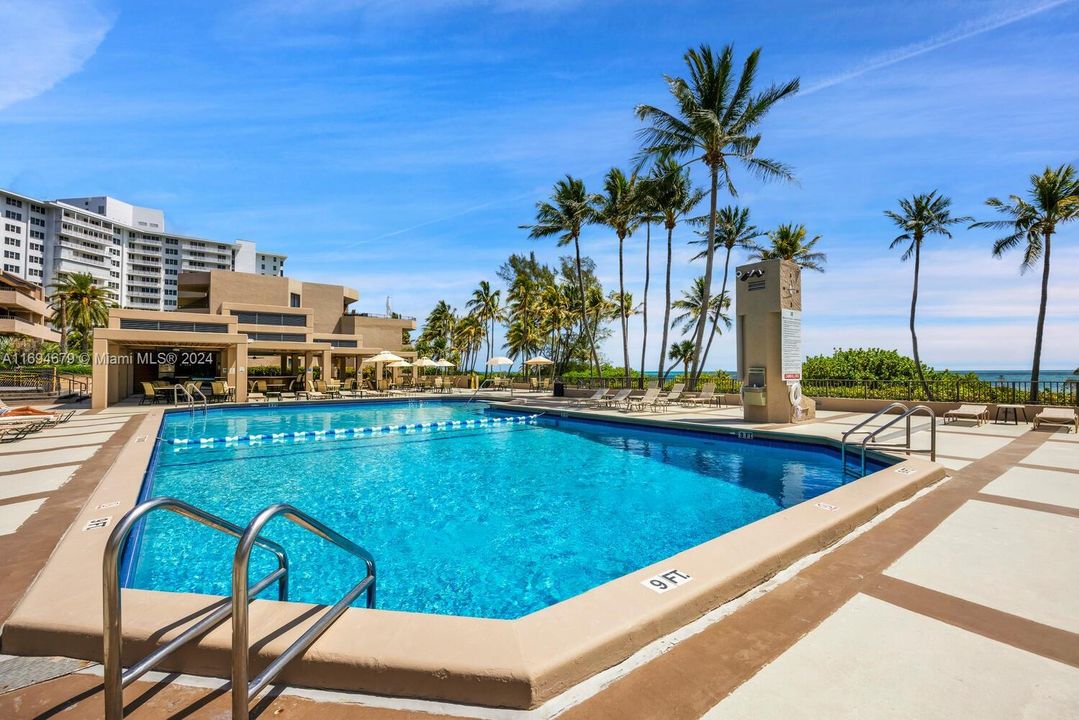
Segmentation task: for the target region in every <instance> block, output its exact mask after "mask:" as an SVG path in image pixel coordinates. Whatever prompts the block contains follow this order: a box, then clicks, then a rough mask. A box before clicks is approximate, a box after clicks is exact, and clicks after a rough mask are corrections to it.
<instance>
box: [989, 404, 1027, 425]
mask: <svg viewBox="0 0 1079 720" xmlns="http://www.w3.org/2000/svg"><path fill="white" fill-rule="evenodd" d="M1001 410H1003V411H1004V420H1003V421H1002V420H1001V419H1000V411H1001ZM1020 411H1021V412H1022V413H1023V422H1030V421H1029V420H1027V406H1026V405H1018V404H1007V403H1006V404H1004V405H997V412H996V414H995V415H994V416H993V422H994V423H1000V422H1004V423H1006V422H1008V415H1009V414H1010V415H1011V418H1012V424H1013V425H1018V424H1019V413H1020Z"/></svg>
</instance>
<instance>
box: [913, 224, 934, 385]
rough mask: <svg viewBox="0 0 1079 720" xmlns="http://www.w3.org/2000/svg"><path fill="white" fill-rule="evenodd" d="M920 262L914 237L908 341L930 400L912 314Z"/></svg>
mask: <svg viewBox="0 0 1079 720" xmlns="http://www.w3.org/2000/svg"><path fill="white" fill-rule="evenodd" d="M921 264H922V242H921V239H920V238H917V237H916V238H914V290H913V292H911V294H910V343H911V347H912V349H913V350H914V366H915V367H916V368H917V369H918V379H919V380H920V381H921V383H922V390H923V391H924V392H925V399H926V400H932V399H933V392H932V391H931V390H930V389H929V383H928V382H926V380H925V371H923V370H922V358H921V356H920V355H919V354H918V334H917V333H916V332H915V331H914V315H915V313H916V312H917V309H918V275H919V270H920V268H921Z"/></svg>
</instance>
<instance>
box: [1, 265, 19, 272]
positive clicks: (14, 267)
mask: <svg viewBox="0 0 1079 720" xmlns="http://www.w3.org/2000/svg"><path fill="white" fill-rule="evenodd" d="M4 270H6V271H7V272H10V273H17V272H19V266H18V265H8V264H7V263H4Z"/></svg>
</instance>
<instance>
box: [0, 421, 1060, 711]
mask: <svg viewBox="0 0 1079 720" xmlns="http://www.w3.org/2000/svg"><path fill="white" fill-rule="evenodd" d="M529 406H530V407H541V408H543V409H544V410H551V411H556V410H558V409H560V408H562V407H565V404H563V403H561V402H559V401H555V400H548V399H544V400H539V399H537V400H530V401H529ZM146 409H148V408H146ZM144 411H145V409H141V408H138V407H136V406H127V405H121V406H117V407H115V408H110V409H109V410H107V411H103V412H100V413H80V414H79V415H77V416H76V417H75V418H74V419H72V420H71V421H70V422H69V423H67V424H65V425H63V426H60V427H59V428H55V429H49V430H45V431H42V432H41V433H39V434H37V435H34V436H32V437H31V438H28V439H26V440H23V441H20V442H18V443H13V444H9V445H0V553H3V554H2V557H4V558H5V560H4V561H3V563H2V565H0V619H3V618H6V617H7V615H8V614H9V613H10V610H11V608H12V606H13V605H14V604H15V602H17V600H18V599H19V597H21V596H22V594H23V593H24V592H25V590H26V589H27V587H28V586H29V584H30V583H31V582H32V581H33V578H34V577H35V576H36V574H37V572H38V571H39V570H40V569H41V567H43V566H44V564H45V562H46V560H47V559H48V557H49V555H50V554H51V552H52V550H53V548H54V547H55V545H56V543H57V542H58V541H59V539H60V538H61V536H62V535H63V534H64V533H65V532H67V531H68V528H69V526H70V524H71V522H72V520H73V519H74V518H75V517H76V516H77V515H78V514H79V513H80V511H82V509H83V505H84V504H85V502H86V500H87V498H89V496H90V494H91V492H92V491H93V490H94V488H95V487H96V485H97V482H98V481H99V480H100V479H101V477H102V476H103V475H104V473H105V471H106V470H107V469H108V468H109V467H110V466H111V465H112V463H113V461H114V460H115V458H116V456H117V454H118V453H119V448H120V447H121V446H122V445H123V444H124V443H126V442H127V440H129V439H130V437H131V435H132V434H133V433H134V428H135V425H136V424H137V422H138V419H139V417H140V416H141V415H142V414H143V412H144ZM587 412H589V413H590V414H594V415H598V416H604V415H610V416H611V417H612V419H625V418H626V417H627V416H626V415H625V414H622V413H618V412H617V411H587ZM740 416H741V410H740V408H725V409H714V408H710V409H696V408H694V409H682V408H673V409H672V411H671V412H667V413H659V414H657V415H655V416H654V417H656V418H657V419H659V420H663V421H666V422H672V423H678V424H681V423H686V424H688V425H690V426H699V425H708V426H717V425H719V426H730V427H731V428H733V429H738V430H750V431H754V432H756V431H768V430H774V431H781V432H785V433H793V434H803V433H806V434H810V435H816V436H824V437H830V438H838V437H839V436H840V435H841V434H842V432H843V431H844V430H845V429H847V428H849V427H851V426H852V425H853V424H855V423H857V422H859V421H860V420H861V419H864V418H865V417H866V415H864V414H856V413H839V412H819V413H818V418H817V420H816V421H815V422H812V423H807V424H804V425H799V426H796V427H793V426H777V425H768V426H762V425H752V424H747V423H743V422H742V421H741V418H740ZM633 417H638V418H646V417H652V415H651V414H648V413H634V414H633ZM927 422H928V421H927V420H926V419H924V418H918V419H917V422H916V423H915V427H916V430H917V432H916V435H915V437H916V440H917V442H916V446H918V443H921V444H922V445H923V446H924V444H925V443H926V442H927V440H928V433H927V432H926V430H925V427H926V423H927ZM937 432H938V448H939V454H938V462H940V463H941V464H942V465H944V466H945V467H947V468H949V470H950V473H951V477H950V478H948V479H947V480H945V481H943V482H941V483H938V484H937V485H935V486H934V487H932V488H930V489H928V490H925V491H923V492H922V493H920V494H919V495H918V496H916V497H915V498H914V499H913V500H911V501H908V502H906V503H903V504H901V505H900V506H898V507H897V508H895V509H893V510H892V511H890V512H889V513H886V516H884V517H882V518H879V519H878V520H876V521H874V522H872V523H870V526H869V527H867V528H864V529H862V530H860V531H858V532H856V533H853V534H852V536H850V537H849V538H847V539H846V540H844V541H842V542H840V543H838V544H836V545H834V546H832V547H831V548H830V549H829V550H827V551H825V552H823V553H820V554H819V556H818V557H816V558H815V559H814V561H813V562H810V563H805V564H803V565H801V566H799V567H798V568H797V572H796V573H795V572H792V573H790V574H789V576H783V577H779V578H776V579H775V581H774V582H771V583H770V584H769V587H768V588H767V592H763V591H762V592H753V593H749V594H748V595H749V596H751V597H747V598H746V600H747V601H746V602H742V603H740V604H738V607H737V608H736V609H733V611H731V612H729V613H727V614H725V615H723V616H722V617H719V618H716V619H715V620H714V621H713V622H710V623H707V624H705V623H700V624H696V626H695V627H693V628H692V630H693V631H694V632H693V633H692V634H690V633H689V632H687V633H683V634H682V636H679V637H677V638H675V637H672V638H670V640H669V641H668V642H666V643H663V644H661V645H662V646H661V647H659V648H657V649H654V651H653V652H652V653H650V654H645V655H644V656H642V657H638V658H636V660H635V661H634V662H629V661H627V663H626V664H625V667H623V668H622V669H621V671H620V672H616V673H611V674H608V675H606V676H605V677H603V678H599V679H596V680H594V681H586V682H585V683H584V684H582V686H581V687H579V688H576V689H574V690H570V691H569V692H568V693H566V694H565V695H564V696H560V697H559V698H556V699H555V700H552V701H549V702H548V703H546V704H544V705H541V706H539V707H538V708H535V709H533V710H528V711H521V710H497V709H485V708H463V707H459V706H452V705H448V704H440V703H424V702H410V703H396V708H395V707H393V706H394V705H395V702H394V701H393V700H390V699H377V698H372V697H369V696H355V695H349V694H346V693H319V692H311V691H304V690H300V689H294V688H280V689H278V690H277V691H276V692H275V693H272V694H271V695H269V696H268V697H267V698H265V699H264V700H262V701H261V702H259V703H258V704H257V705H256V706H255V710H256V711H257V712H256V713H253V716H255V715H258V716H263V717H277V716H278V715H282V716H284V717H289V716H291V717H315V716H316V715H317V716H318V717H319V718H320V720H322V719H323V718H325V719H326V720H329V719H331V718H355V719H357V720H373V719H377V720H391V719H392V720H397V719H404V718H420V717H422V718H428V719H431V718H439V717H450V718H459V717H482V718H488V717H490V718H495V717H505V718H521V719H522V720H523V719H525V718H527V719H528V720H532V719H533V718H546V717H554V716H556V715H557V716H558V717H562V718H588V719H592V718H612V719H614V718H656V719H657V720H659V719H660V718H663V719H668V718H670V719H678V718H687V719H688V718H702V717H707V718H724V719H725V718H754V719H767V718H821V717H828V718H852V719H853V718H922V717H978V718H1012V717H1031V718H1033V717H1038V718H1072V717H1076V716H1079V563H1077V562H1076V561H1075V558H1076V557H1079V436H1077V435H1076V434H1074V433H1072V434H1068V433H1066V432H1065V430H1063V429H1057V430H1042V431H1038V432H1034V431H1032V430H1031V429H1030V426H1029V425H1018V426H1014V425H996V424H992V423H990V424H986V425H982V426H981V427H975V426H974V425H973V424H972V423H962V422H961V423H956V424H949V425H947V426H945V425H938V427H937ZM79 530H80V529H79V528H75V529H73V530H72V531H73V532H78V531H79ZM733 604H737V601H736V603H732V605H733ZM675 641H677V642H675ZM0 642H2V636H0ZM85 665H86V663H81V662H75V663H72V662H65V661H61V660H55V661H42V660H29V659H23V658H11V659H0V717H3V718H9V717H10V718H24V717H25V718H34V717H42V718H43V717H51V716H52V715H54V714H56V713H58V712H59V711H61V710H63V711H64V712H63V713H62V717H71V718H96V717H99V716H100V713H101V694H100V671H99V669H96V668H95V666H92V665H91V666H90V667H84V666H85ZM95 673H96V674H95ZM57 676H58V677H57ZM50 677H51V678H52V679H48V678H50ZM26 683H32V684H29V685H26ZM20 685H23V686H22V687H18V686H20ZM9 688H13V689H9ZM5 689H9V690H8V691H7V692H4V690H5ZM126 696H127V697H128V699H129V702H130V703H131V704H130V705H129V717H133V718H138V717H146V718H151V717H212V716H215V714H216V713H224V714H223V715H222V716H227V708H228V694H227V691H226V690H222V683H221V682H220V681H206V680H199V679H194V678H186V677H175V676H161V677H160V678H151V679H150V680H148V681H145V682H139V683H136V684H135V685H134V686H132V687H131V688H129V690H128V691H127V693H126ZM215 711H216V712H215Z"/></svg>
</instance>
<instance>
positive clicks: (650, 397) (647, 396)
mask: <svg viewBox="0 0 1079 720" xmlns="http://www.w3.org/2000/svg"><path fill="white" fill-rule="evenodd" d="M668 404H669V403H668V402H667V401H666V399H665V398H661V397H660V396H659V388H648V389H647V390H645V391H644V395H641V396H640V397H635V398H634V397H630V398H626V411H627V412H630V411H633V410H644V409H645V408H646V407H651V408H652V409H656V408H658V407H662V408H664V409H666V408H667V405H668Z"/></svg>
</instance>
